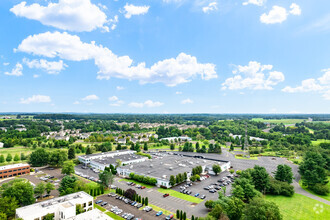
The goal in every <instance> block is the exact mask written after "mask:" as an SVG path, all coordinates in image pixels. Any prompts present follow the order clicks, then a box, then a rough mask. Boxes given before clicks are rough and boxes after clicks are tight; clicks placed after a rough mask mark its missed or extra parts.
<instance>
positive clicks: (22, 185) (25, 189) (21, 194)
mask: <svg viewBox="0 0 330 220" xmlns="http://www.w3.org/2000/svg"><path fill="white" fill-rule="evenodd" d="M33 195H34V193H33V186H32V185H31V184H30V182H29V181H27V180H25V179H14V180H11V181H9V182H8V183H4V184H2V197H6V196H8V197H12V198H15V199H16V200H17V201H18V203H19V205H20V206H26V205H30V204H32V203H34V202H35V198H34V197H33Z"/></svg>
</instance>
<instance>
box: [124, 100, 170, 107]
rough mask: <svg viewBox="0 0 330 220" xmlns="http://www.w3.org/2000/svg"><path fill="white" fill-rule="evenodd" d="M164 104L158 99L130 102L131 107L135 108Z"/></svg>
mask: <svg viewBox="0 0 330 220" xmlns="http://www.w3.org/2000/svg"><path fill="white" fill-rule="evenodd" d="M162 105H164V103H162V102H158V101H152V100H147V101H145V102H131V103H129V104H128V106H129V107H133V108H143V107H148V108H153V107H160V106H162Z"/></svg>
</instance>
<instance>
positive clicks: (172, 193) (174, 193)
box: [158, 188, 203, 203]
mask: <svg viewBox="0 0 330 220" xmlns="http://www.w3.org/2000/svg"><path fill="white" fill-rule="evenodd" d="M158 192H161V193H164V194H165V193H168V194H170V196H173V197H176V198H179V199H183V200H186V201H188V202H192V203H200V202H202V201H203V200H202V199H200V198H197V197H195V196H190V195H187V194H183V193H180V192H178V191H175V190H173V189H163V188H159V189H158ZM164 199H166V198H164Z"/></svg>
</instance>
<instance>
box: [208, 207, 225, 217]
mask: <svg viewBox="0 0 330 220" xmlns="http://www.w3.org/2000/svg"><path fill="white" fill-rule="evenodd" d="M208 215H210V216H212V217H214V218H215V219H220V217H221V216H223V215H224V211H223V208H222V207H221V205H218V204H217V205H215V206H214V208H213V209H212V211H211V212H210V213H209V214H208Z"/></svg>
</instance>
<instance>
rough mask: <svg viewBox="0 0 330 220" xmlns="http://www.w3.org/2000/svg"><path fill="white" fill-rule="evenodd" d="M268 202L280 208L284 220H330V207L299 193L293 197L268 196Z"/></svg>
mask: <svg viewBox="0 0 330 220" xmlns="http://www.w3.org/2000/svg"><path fill="white" fill-rule="evenodd" d="M266 200H268V201H272V202H274V203H276V204H277V205H278V206H279V208H280V211H281V214H282V215H283V220H305V219H313V220H324V219H330V206H328V205H326V204H324V203H321V202H318V201H317V200H314V199H311V198H308V197H306V196H303V195H300V194H297V193H296V194H294V195H293V197H286V196H273V195H267V196H266Z"/></svg>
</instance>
